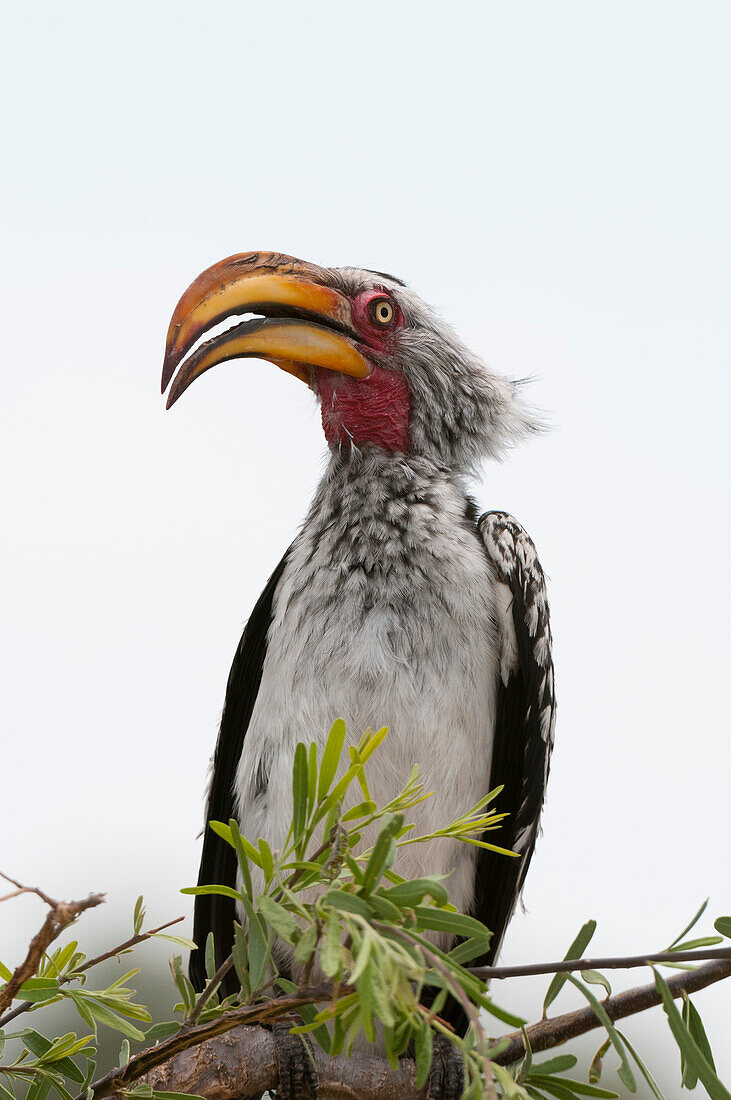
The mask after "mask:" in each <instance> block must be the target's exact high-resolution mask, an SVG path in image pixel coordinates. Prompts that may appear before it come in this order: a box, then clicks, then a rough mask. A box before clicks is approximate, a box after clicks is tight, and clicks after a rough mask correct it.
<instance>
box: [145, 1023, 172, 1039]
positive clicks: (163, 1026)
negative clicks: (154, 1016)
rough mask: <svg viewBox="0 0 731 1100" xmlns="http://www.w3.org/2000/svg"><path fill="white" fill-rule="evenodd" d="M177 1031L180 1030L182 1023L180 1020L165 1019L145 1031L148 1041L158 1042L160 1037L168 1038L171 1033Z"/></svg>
mask: <svg viewBox="0 0 731 1100" xmlns="http://www.w3.org/2000/svg"><path fill="white" fill-rule="evenodd" d="M176 1031H180V1023H179V1021H178V1020H163V1021H161V1022H160V1023H159V1024H153V1025H152V1027H149V1028H148V1029H147V1031H146V1032H145V1042H146V1043H150V1044H152V1043H157V1042H158V1041H159V1040H160V1039H167V1037H168V1036H169V1035H174V1034H175V1032H176Z"/></svg>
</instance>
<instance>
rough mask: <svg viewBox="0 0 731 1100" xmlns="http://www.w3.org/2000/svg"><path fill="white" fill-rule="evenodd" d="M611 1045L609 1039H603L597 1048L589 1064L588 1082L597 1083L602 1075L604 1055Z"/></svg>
mask: <svg viewBox="0 0 731 1100" xmlns="http://www.w3.org/2000/svg"><path fill="white" fill-rule="evenodd" d="M611 1045H612V1042H611V1039H605V1040H604V1042H603V1043H602V1045H601V1046H600V1047H599V1050H598V1051H597V1052H596V1054H595V1055H594V1057H593V1058H592V1060H591V1064H590V1066H589V1084H590V1085H598V1084H599V1082H600V1080H601V1076H602V1067H603V1065H604V1057H605V1055H606V1053H607V1051H608V1050H609V1048H610V1046H611Z"/></svg>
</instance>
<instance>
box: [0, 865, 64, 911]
mask: <svg viewBox="0 0 731 1100" xmlns="http://www.w3.org/2000/svg"><path fill="white" fill-rule="evenodd" d="M0 878H4V879H5V881H6V882H10V883H11V884H12V885H13V886H16V887H17V889H16V890H13V892H12V893H11V894H6V895H5V896H4V897H2V898H0V901H9V900H10V899H11V898H17V897H19V895H20V894H35V895H36V897H39V898H40V899H41V901H44V902H45V903H46V905H48V906H50V908H51V909H54V908H55V907H56V906H57V905H58V902H57V901H55V900H54V899H53V898H49V896H48V894H44V893H43V891H42V890H39V889H38V887H37V886H23V884H22V883H21V882H17V881H16V880H15V879H14V878H11V877H10V875H6V874H5V873H4V872H3V871H0Z"/></svg>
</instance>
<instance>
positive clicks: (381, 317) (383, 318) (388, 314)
mask: <svg viewBox="0 0 731 1100" xmlns="http://www.w3.org/2000/svg"><path fill="white" fill-rule="evenodd" d="M370 311H371V317H372V318H373V320H374V321H375V322H376V324H378V325H382V326H383V327H384V328H385V327H386V326H387V325H390V324H391V322H392V321H393V319H394V316H395V311H394V308H393V306H392V305H391V303H390V302H389V300H388V298H376V299H375V301H373V302H371V305H370Z"/></svg>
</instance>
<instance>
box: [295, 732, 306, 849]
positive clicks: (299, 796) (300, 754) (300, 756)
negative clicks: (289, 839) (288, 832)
mask: <svg viewBox="0 0 731 1100" xmlns="http://www.w3.org/2000/svg"><path fill="white" fill-rule="evenodd" d="M307 790H308V778H307V749H306V748H305V746H304V745H303V743H302V742H301V741H298V742H297V747H296V749H295V750H294V763H293V765H292V833H293V836H294V846H295V851H296V852H297V855H298V856H299V858H300V859H301V858H302V856H303V854H304V852H303V847H304V831H305V826H306V824H307Z"/></svg>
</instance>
